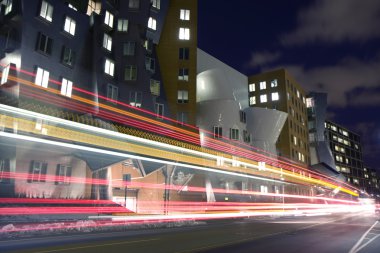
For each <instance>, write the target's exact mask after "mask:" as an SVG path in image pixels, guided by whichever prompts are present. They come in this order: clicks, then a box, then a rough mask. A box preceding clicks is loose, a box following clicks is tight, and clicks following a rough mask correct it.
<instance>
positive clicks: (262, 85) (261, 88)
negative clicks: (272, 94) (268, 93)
mask: <svg viewBox="0 0 380 253" xmlns="http://www.w3.org/2000/svg"><path fill="white" fill-rule="evenodd" d="M266 88H267V82H265V81H263V82H260V90H265V89H266Z"/></svg>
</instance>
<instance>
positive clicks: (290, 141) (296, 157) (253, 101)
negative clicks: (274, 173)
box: [248, 69, 310, 165]
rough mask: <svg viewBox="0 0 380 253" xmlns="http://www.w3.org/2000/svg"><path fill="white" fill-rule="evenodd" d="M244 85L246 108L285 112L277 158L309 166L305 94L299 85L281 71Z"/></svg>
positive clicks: (254, 77) (258, 77) (254, 78)
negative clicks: (247, 94)
mask: <svg viewBox="0 0 380 253" xmlns="http://www.w3.org/2000/svg"><path fill="white" fill-rule="evenodd" d="M248 82H249V84H248V89H249V105H250V106H252V107H264V108H268V109H275V110H279V111H282V112H286V113H288V119H287V121H286V122H285V125H284V127H283V129H282V132H281V134H280V137H279V139H278V142H277V149H278V152H279V155H280V156H283V157H288V158H289V159H291V160H293V161H296V162H299V163H301V164H304V165H309V164H310V156H309V139H308V129H307V111H306V94H305V91H304V90H303V88H302V87H301V85H300V84H298V82H297V81H296V80H295V79H294V78H293V77H292V76H291V75H290V74H289V73H288V71H286V70H285V69H279V70H274V71H270V72H265V73H261V74H257V75H253V76H250V77H248ZM253 134H254V133H253Z"/></svg>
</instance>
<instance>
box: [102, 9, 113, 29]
mask: <svg viewBox="0 0 380 253" xmlns="http://www.w3.org/2000/svg"><path fill="white" fill-rule="evenodd" d="M104 24H106V25H108V26H109V27H111V28H113V15H112V14H111V13H110V12H109V11H106V13H105V17H104Z"/></svg>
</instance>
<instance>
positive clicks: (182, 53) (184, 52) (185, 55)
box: [179, 47, 189, 60]
mask: <svg viewBox="0 0 380 253" xmlns="http://www.w3.org/2000/svg"><path fill="white" fill-rule="evenodd" d="M179 59H180V60H188V59H189V48H188V47H181V48H180V49H179Z"/></svg>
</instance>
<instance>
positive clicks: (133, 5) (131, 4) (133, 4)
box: [128, 0, 140, 9]
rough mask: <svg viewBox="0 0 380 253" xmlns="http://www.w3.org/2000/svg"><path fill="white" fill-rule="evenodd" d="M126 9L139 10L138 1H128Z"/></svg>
mask: <svg viewBox="0 0 380 253" xmlns="http://www.w3.org/2000/svg"><path fill="white" fill-rule="evenodd" d="M128 7H129V8H130V9H139V8H140V0H129V4H128Z"/></svg>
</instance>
